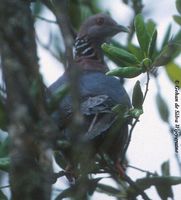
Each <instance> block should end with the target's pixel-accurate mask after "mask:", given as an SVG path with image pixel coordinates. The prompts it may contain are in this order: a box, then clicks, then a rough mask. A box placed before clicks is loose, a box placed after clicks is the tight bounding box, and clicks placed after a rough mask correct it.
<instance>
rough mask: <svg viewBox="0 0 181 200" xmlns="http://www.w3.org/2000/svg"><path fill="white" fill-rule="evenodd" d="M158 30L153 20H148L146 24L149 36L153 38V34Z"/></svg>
mask: <svg viewBox="0 0 181 200" xmlns="http://www.w3.org/2000/svg"><path fill="white" fill-rule="evenodd" d="M155 29H156V24H155V22H154V21H153V20H151V19H150V20H148V21H147V23H146V30H147V32H148V35H149V36H150V37H151V36H152V35H153V32H154V31H155Z"/></svg>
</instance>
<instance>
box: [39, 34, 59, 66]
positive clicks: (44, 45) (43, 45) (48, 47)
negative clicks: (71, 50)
mask: <svg viewBox="0 0 181 200" xmlns="http://www.w3.org/2000/svg"><path fill="white" fill-rule="evenodd" d="M36 39H37V42H38V44H39V45H40V46H41V47H43V48H44V49H46V50H47V51H49V52H50V54H51V55H52V56H53V57H54V58H55V59H56V60H58V61H59V62H61V60H60V58H59V57H58V56H57V55H56V54H55V53H54V52H53V51H52V50H51V49H50V45H48V44H44V43H43V42H42V41H41V40H40V38H39V37H38V35H37V34H36ZM48 43H49V42H48Z"/></svg>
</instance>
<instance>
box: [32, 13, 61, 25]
mask: <svg viewBox="0 0 181 200" xmlns="http://www.w3.org/2000/svg"><path fill="white" fill-rule="evenodd" d="M34 18H38V19H41V20H42V21H45V22H47V23H52V24H58V23H57V21H54V20H50V19H47V18H44V17H41V16H39V15H34Z"/></svg>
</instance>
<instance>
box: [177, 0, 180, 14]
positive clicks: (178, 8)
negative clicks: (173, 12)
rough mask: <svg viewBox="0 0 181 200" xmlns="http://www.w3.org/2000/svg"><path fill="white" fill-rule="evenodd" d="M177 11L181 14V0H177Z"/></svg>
mask: <svg viewBox="0 0 181 200" xmlns="http://www.w3.org/2000/svg"><path fill="white" fill-rule="evenodd" d="M176 8H177V11H178V12H179V13H180V14H181V0H176Z"/></svg>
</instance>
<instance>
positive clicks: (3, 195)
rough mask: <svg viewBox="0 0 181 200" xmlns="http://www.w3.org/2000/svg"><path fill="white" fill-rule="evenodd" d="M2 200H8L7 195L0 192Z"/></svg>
mask: <svg viewBox="0 0 181 200" xmlns="http://www.w3.org/2000/svg"><path fill="white" fill-rule="evenodd" d="M0 200H8V198H7V197H6V195H5V194H4V193H3V192H2V191H1V190H0Z"/></svg>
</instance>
